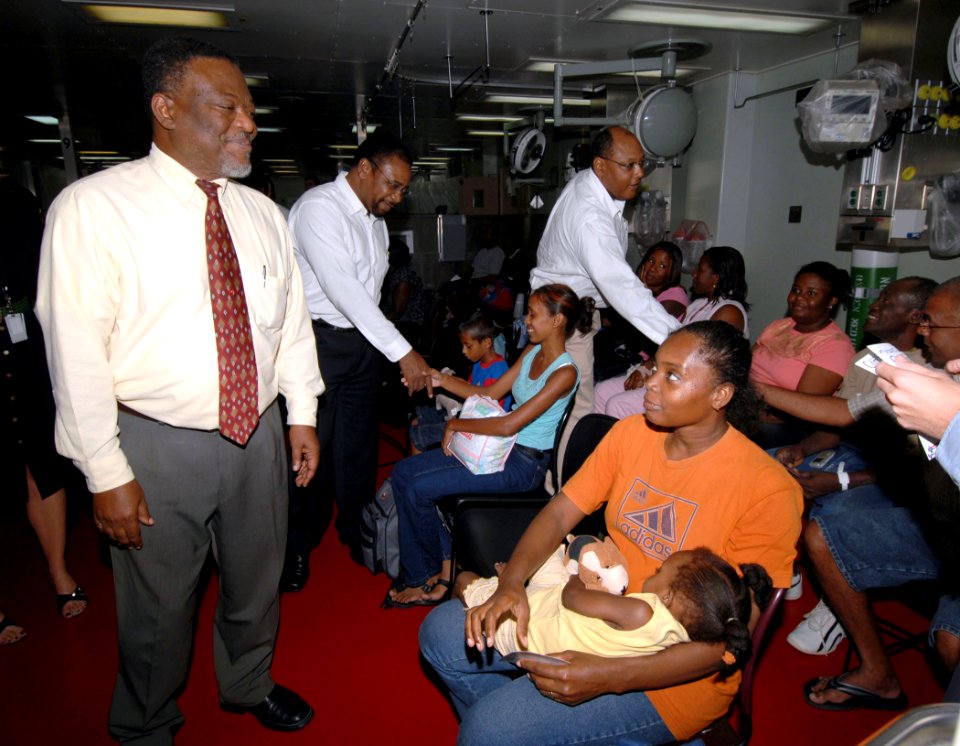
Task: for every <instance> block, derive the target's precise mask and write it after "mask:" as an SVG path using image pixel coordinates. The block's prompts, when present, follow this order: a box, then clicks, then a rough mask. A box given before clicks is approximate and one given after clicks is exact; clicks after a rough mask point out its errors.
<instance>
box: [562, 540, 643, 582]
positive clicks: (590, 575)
mask: <svg viewBox="0 0 960 746" xmlns="http://www.w3.org/2000/svg"><path fill="white" fill-rule="evenodd" d="M563 559H564V566H565V567H566V569H567V572H568V573H570V574H571V575H579V576H580V580H582V581H583V584H584V585H585V586H586V587H587V588H588V589H589V590H595V591H606V592H607V593H612V594H614V595H615V596H620V595H622V594H623V593H624V591H626V590H627V580H628V579H629V578H628V576H627V560H626V558H625V557H624V556H623V554H622V553H621V552H620V550H619V549H618V548H617V545H616V544H614V543H613V540H612V539H611V538H610V537H609V536H608V537H607V538H605V539H604V540H603V541H600V539H598V538H597V537H596V536H590V535H589V534H585V535H583V536H574V535H573V534H570V535H569V536H568V537H567V552H566V554H565V555H564V558H563Z"/></svg>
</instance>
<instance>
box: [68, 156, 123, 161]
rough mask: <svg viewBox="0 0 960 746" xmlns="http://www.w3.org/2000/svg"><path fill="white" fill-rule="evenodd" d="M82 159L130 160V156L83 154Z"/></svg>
mask: <svg viewBox="0 0 960 746" xmlns="http://www.w3.org/2000/svg"><path fill="white" fill-rule="evenodd" d="M80 160H81V161H93V162H96V161H129V160H130V156H126V155H81V156H80Z"/></svg>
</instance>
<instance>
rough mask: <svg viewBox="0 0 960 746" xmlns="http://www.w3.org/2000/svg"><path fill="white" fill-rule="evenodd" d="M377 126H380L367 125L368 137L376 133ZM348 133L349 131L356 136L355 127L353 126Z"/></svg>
mask: <svg viewBox="0 0 960 746" xmlns="http://www.w3.org/2000/svg"><path fill="white" fill-rule="evenodd" d="M379 126H380V125H379V124H368V125H367V134H368V135H372V134H373V133H374V132H376V131H377V127H379ZM350 131H351V132H352V133H353V134H357V125H353V127H352V128H351V129H350Z"/></svg>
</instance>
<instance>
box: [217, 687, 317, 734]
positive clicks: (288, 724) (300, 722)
mask: <svg viewBox="0 0 960 746" xmlns="http://www.w3.org/2000/svg"><path fill="white" fill-rule="evenodd" d="M222 707H223V709H224V710H227V711H228V712H238V713H243V712H249V713H250V714H251V715H253V716H254V717H255V718H256V719H257V720H259V721H260V725H262V726H263V727H264V728H270V729H271V730H300V729H301V728H302V727H304V726H305V725H306V724H307V723H309V722H310V719H311V718H312V717H313V708H312V707H311V706H310V705H308V704H307V702H306V700H304V699H303V697H301V696H300V695H299V694H297V693H296V692H291V691H290V690H289V689H287V688H286V687H285V686H280V685H279V684H274V685H273V691H272V692H270V694H268V695H267V697H266V699H264V700H263V701H262V702H261V703H260V704H257V705H253V706H252V707H240V706H237V705H227V704H224V705H222Z"/></svg>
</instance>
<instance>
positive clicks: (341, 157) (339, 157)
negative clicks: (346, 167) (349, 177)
mask: <svg viewBox="0 0 960 746" xmlns="http://www.w3.org/2000/svg"><path fill="white" fill-rule="evenodd" d="M327 158H333V159H334V160H335V161H350V160H353V155H351V154H350V153H331V154H328V155H327Z"/></svg>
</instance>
